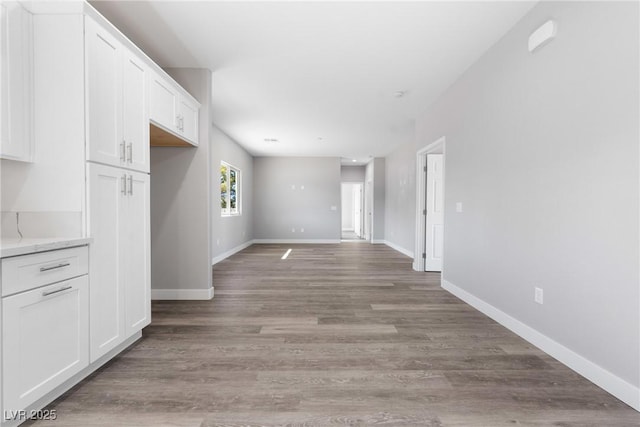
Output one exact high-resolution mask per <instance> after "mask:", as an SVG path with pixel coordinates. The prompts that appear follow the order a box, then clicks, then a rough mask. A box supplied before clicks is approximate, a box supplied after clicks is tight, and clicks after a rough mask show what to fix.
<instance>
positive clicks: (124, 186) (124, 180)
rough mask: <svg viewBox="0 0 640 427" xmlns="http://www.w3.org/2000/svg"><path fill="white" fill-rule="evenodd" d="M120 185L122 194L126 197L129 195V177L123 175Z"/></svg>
mask: <svg viewBox="0 0 640 427" xmlns="http://www.w3.org/2000/svg"><path fill="white" fill-rule="evenodd" d="M120 183H121V187H122V188H121V191H122V194H124V195H125V196H126V195H127V175H126V174H125V175H122V178H120Z"/></svg>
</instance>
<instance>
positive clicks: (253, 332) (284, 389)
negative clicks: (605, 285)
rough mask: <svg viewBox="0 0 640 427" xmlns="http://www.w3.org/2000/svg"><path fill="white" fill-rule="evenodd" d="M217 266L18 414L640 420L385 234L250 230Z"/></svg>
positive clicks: (128, 422) (199, 419) (430, 422)
mask: <svg viewBox="0 0 640 427" xmlns="http://www.w3.org/2000/svg"><path fill="white" fill-rule="evenodd" d="M289 247H291V248H292V249H293V251H292V252H291V255H290V256H289V258H288V259H287V260H281V259H280V257H281V256H282V255H283V253H284V252H285V251H286V249H288V248H289ZM213 279H214V284H215V298H214V299H213V300H212V301H180V302H178V301H158V302H154V303H153V322H152V324H151V325H150V326H149V327H147V328H146V329H145V330H144V335H143V339H142V340H140V341H139V342H138V343H137V344H135V345H134V346H132V347H131V348H130V349H128V350H127V351H126V352H124V353H122V354H121V355H120V356H119V357H117V358H116V359H114V360H113V361H112V362H110V363H109V364H108V365H106V366H105V367H103V368H102V369H100V370H99V371H98V372H96V373H95V374H94V375H92V376H91V377H89V378H88V379H86V380H85V381H83V382H82V383H80V384H79V385H78V386H76V387H75V388H73V389H72V390H70V391H69V392H68V393H66V394H65V395H64V396H63V397H61V398H60V399H58V400H57V401H56V402H54V403H53V404H52V405H51V406H50V409H55V410H56V411H57V416H58V419H57V420H56V421H39V422H29V424H28V425H36V426H38V427H40V426H68V427H74V426H83V427H85V426H86V427H91V426H110V427H111V426H135V427H138V426H173V427H213V426H261V425H264V426H275V425H291V426H326V425H332V426H334V425H336V426H340V425H345V426H368V425H376V426H489V427H493V426H496V427H497V426H507V425H508V426H513V425H523V426H547V425H554V426H639V425H640V414H639V413H638V412H636V411H634V410H633V409H631V408H629V407H628V406H626V405H625V404H624V403H622V402H620V401H619V400H617V399H616V398H614V397H612V396H611V395H609V394H607V393H606V392H604V391H602V390H601V389H600V388H598V387H596V386H595V385H593V384H592V383H590V382H589V381H587V380H585V379H583V378H582V377H580V376H579V375H577V374H576V373H574V372H573V371H571V370H570V369H569V368H566V367H565V366H563V365H562V364H560V363H559V362H557V361H556V360H554V359H552V358H551V357H549V356H547V355H545V354H544V353H542V352H541V351H540V350H538V349H536V348H534V347H532V346H531V345H529V344H528V343H527V342H525V341H523V340H522V339H520V338H519V337H517V336H516V335H514V334H513V333H511V332H509V331H508V330H507V329H505V328H504V327H502V326H500V325H498V324H497V323H495V322H494V321H492V320H491V319H489V318H487V317H486V316H484V315H483V314H481V313H479V312H478V311H476V310H475V309H473V308H471V307H470V306H468V305H467V304H465V303H463V302H461V301H460V300H458V299H457V298H456V297H454V296H452V295H451V294H449V293H447V292H446V291H444V290H442V289H441V288H440V278H439V274H432V273H417V272H414V271H412V270H411V260H410V259H409V258H407V257H405V256H404V255H401V254H399V253H398V252H395V251H394V250H392V249H390V248H388V247H386V246H384V245H370V244H368V243H346V244H345V243H343V244H340V245H293V246H290V245H254V246H252V247H250V248H248V249H246V250H244V251H242V252H241V253H238V254H236V255H234V256H232V257H231V258H229V259H227V260H225V261H223V262H221V263H219V264H217V265H216V266H215V267H214V269H213Z"/></svg>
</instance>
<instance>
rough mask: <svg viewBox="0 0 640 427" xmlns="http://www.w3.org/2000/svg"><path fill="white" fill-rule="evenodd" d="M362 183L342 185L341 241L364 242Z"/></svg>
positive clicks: (344, 183)
mask: <svg viewBox="0 0 640 427" xmlns="http://www.w3.org/2000/svg"><path fill="white" fill-rule="evenodd" d="M363 207H364V199H363V183H362V182H343V183H342V240H343V241H360V240H364V224H363V223H364V215H363V213H364V209H363Z"/></svg>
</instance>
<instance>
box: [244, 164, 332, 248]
mask: <svg viewBox="0 0 640 427" xmlns="http://www.w3.org/2000/svg"><path fill="white" fill-rule="evenodd" d="M253 166H254V169H253V172H254V175H253V188H254V193H253V194H254V206H253V207H254V211H255V214H254V216H253V219H254V236H255V238H256V239H258V240H260V239H263V240H264V239H266V240H289V239H296V240H322V241H335V242H338V241H339V240H340V234H341V233H340V231H341V230H340V212H341V210H340V158H339V157H256V158H254V160H253ZM303 186H304V189H303V188H302V187H303ZM332 208H334V209H332ZM302 228H304V232H301V229H302ZM292 230H295V231H292Z"/></svg>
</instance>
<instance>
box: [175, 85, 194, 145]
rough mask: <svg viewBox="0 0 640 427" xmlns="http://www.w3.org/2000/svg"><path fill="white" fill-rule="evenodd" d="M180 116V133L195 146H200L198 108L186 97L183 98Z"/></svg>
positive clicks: (181, 99)
mask: <svg viewBox="0 0 640 427" xmlns="http://www.w3.org/2000/svg"><path fill="white" fill-rule="evenodd" d="M178 114H179V119H180V128H179V131H180V133H181V134H182V136H183V137H184V139H186V140H188V141H189V142H191V143H192V144H193V145H198V106H197V105H194V104H193V103H192V102H191V101H189V100H188V99H187V98H186V97H181V98H180V105H179V113H178Z"/></svg>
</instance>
